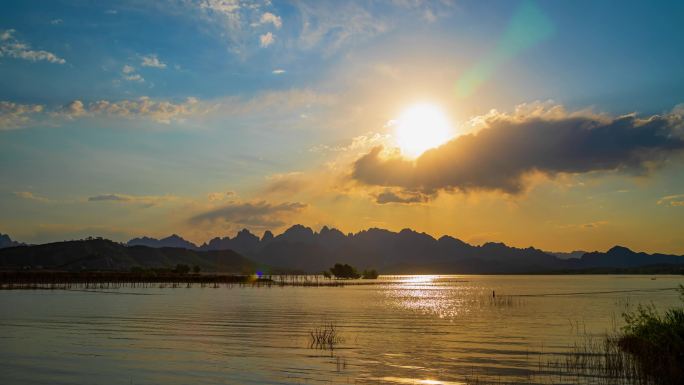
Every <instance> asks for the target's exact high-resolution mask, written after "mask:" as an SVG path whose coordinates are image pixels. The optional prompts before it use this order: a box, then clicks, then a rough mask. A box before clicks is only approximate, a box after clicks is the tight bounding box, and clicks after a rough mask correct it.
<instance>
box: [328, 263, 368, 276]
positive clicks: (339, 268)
mask: <svg viewBox="0 0 684 385" xmlns="http://www.w3.org/2000/svg"><path fill="white" fill-rule="evenodd" d="M323 276H324V277H326V278H332V277H333V276H334V277H335V278H338V279H359V278H363V279H377V278H378V272H377V271H376V270H375V269H370V270H368V269H366V270H364V271H363V272H362V273H360V274H359V272H358V271H357V270H356V268H355V267H353V266H351V265H348V264H346V263H345V264H341V263H336V264H335V266H333V267H331V268H330V270H329V271H328V270H326V271H324V272H323Z"/></svg>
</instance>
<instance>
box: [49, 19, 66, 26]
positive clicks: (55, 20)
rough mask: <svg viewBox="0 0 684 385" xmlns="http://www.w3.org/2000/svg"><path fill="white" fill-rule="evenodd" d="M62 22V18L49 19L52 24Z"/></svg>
mask: <svg viewBox="0 0 684 385" xmlns="http://www.w3.org/2000/svg"><path fill="white" fill-rule="evenodd" d="M62 23H64V20H62V19H54V20H51V21H50V24H52V25H60V24H62Z"/></svg>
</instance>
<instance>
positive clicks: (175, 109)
mask: <svg viewBox="0 0 684 385" xmlns="http://www.w3.org/2000/svg"><path fill="white" fill-rule="evenodd" d="M127 71H130V69H127ZM129 73H130V72H129ZM336 101H337V96H336V95H333V94H322V93H317V92H314V91H311V90H308V89H291V90H284V91H268V92H263V93H261V94H258V95H255V96H253V97H250V98H243V97H237V96H235V97H226V98H222V99H218V100H213V101H200V100H198V99H197V98H194V97H188V98H186V99H185V100H183V101H174V100H158V99H152V98H149V97H146V96H142V97H140V98H138V99H123V100H115V101H112V100H96V101H93V102H90V103H86V102H84V101H81V100H78V99H77V100H73V101H71V102H69V103H68V104H66V105H61V106H57V107H51V108H49V109H47V108H46V107H45V106H43V105H37V104H19V103H14V102H8V101H0V131H2V130H9V129H16V128H22V127H30V126H35V125H37V124H50V125H55V124H59V119H60V118H61V119H68V120H72V119H75V118H85V117H101V116H104V117H112V118H126V119H137V118H143V119H150V120H153V121H155V122H157V123H162V124H170V123H172V122H175V123H183V122H185V121H186V120H187V119H189V118H192V117H194V118H198V117H201V116H207V115H208V114H210V113H212V114H217V115H221V116H242V115H249V114H254V113H260V112H263V113H265V114H266V113H268V114H280V113H287V114H290V113H297V114H300V113H301V111H302V110H306V109H310V108H318V107H325V106H331V105H334V104H335V103H336Z"/></svg>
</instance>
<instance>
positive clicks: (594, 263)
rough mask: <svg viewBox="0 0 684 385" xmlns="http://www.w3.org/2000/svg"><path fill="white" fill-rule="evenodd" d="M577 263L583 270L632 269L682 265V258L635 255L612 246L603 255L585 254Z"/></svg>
mask: <svg viewBox="0 0 684 385" xmlns="http://www.w3.org/2000/svg"><path fill="white" fill-rule="evenodd" d="M579 261H580V262H579V263H580V265H582V267H583V268H596V267H617V268H633V267H639V266H647V265H676V264H684V256H680V255H669V254H646V253H637V252H634V251H632V250H630V249H628V248H626V247H622V246H614V247H613V248H611V249H610V250H608V251H607V252H605V253H601V252H598V251H594V252H591V253H585V254H584V255H583V256H582V257H581V258H580V259H579Z"/></svg>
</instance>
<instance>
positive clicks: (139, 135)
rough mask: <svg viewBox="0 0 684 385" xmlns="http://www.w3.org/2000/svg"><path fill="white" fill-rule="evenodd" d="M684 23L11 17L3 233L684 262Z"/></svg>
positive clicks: (331, 5) (44, 9)
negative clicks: (420, 239) (442, 248)
mask: <svg viewBox="0 0 684 385" xmlns="http://www.w3.org/2000/svg"><path fill="white" fill-rule="evenodd" d="M682 20H684V2H681V1H672V2H668V1H656V2H646V1H641V2H631V1H625V2H622V1H621V2H617V1H548V2H546V1H500V2H497V1H450V0H441V1H421V0H395V1H361V2H352V1H349V2H347V1H345V2H342V1H330V2H326V1H292V2H285V1H282V2H281V1H237V0H235V1H231V0H169V1H119V2H101V1H86V0H82V1H78V0H74V1H61V0H55V1H49V2H46V1H28V0H27V1H14V2H4V3H3V5H2V12H1V13H0V182H1V183H0V213H2V214H1V215H0V232H1V233H8V234H9V235H10V236H11V237H12V238H13V239H17V240H19V241H23V242H30V243H38V242H48V241H56V240H63V239H72V238H81V237H84V236H89V235H93V236H104V237H107V238H111V239H114V240H118V241H124V240H128V239H130V238H132V237H135V236H142V235H147V236H156V237H161V236H167V235H170V234H172V233H177V234H180V235H181V236H183V237H185V238H187V239H189V240H191V241H194V242H197V243H202V242H204V241H206V240H208V239H210V238H212V237H215V236H227V235H230V236H233V235H234V234H235V232H236V231H237V230H239V229H242V228H245V227H246V228H249V229H251V230H252V231H253V232H254V233H256V234H258V235H261V234H262V233H263V231H265V230H267V229H270V230H272V231H274V232H276V233H277V232H280V231H282V230H284V229H285V228H287V227H289V226H290V225H293V224H296V223H301V224H304V225H307V226H311V227H313V228H314V229H315V230H318V229H320V228H321V227H322V226H323V225H328V226H334V227H337V228H339V229H340V230H342V231H343V232H356V231H359V230H362V229H366V228H369V227H382V228H387V229H390V230H400V229H402V228H406V227H410V228H412V229H415V230H418V231H424V232H427V233H429V234H431V235H433V236H436V237H439V236H441V235H443V234H448V235H452V236H454V237H457V238H460V239H462V240H464V241H467V242H470V243H474V244H481V243H483V242H487V241H497V242H505V243H506V244H509V245H512V246H518V247H527V246H535V247H539V248H542V249H544V250H549V251H571V250H576V249H582V250H605V249H607V248H609V247H611V246H613V245H615V244H621V245H625V246H628V247H630V248H633V249H635V250H639V251H648V252H667V253H679V254H683V253H684V231H682V229H683V228H684V50H683V49H682V47H684V23H682Z"/></svg>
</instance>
